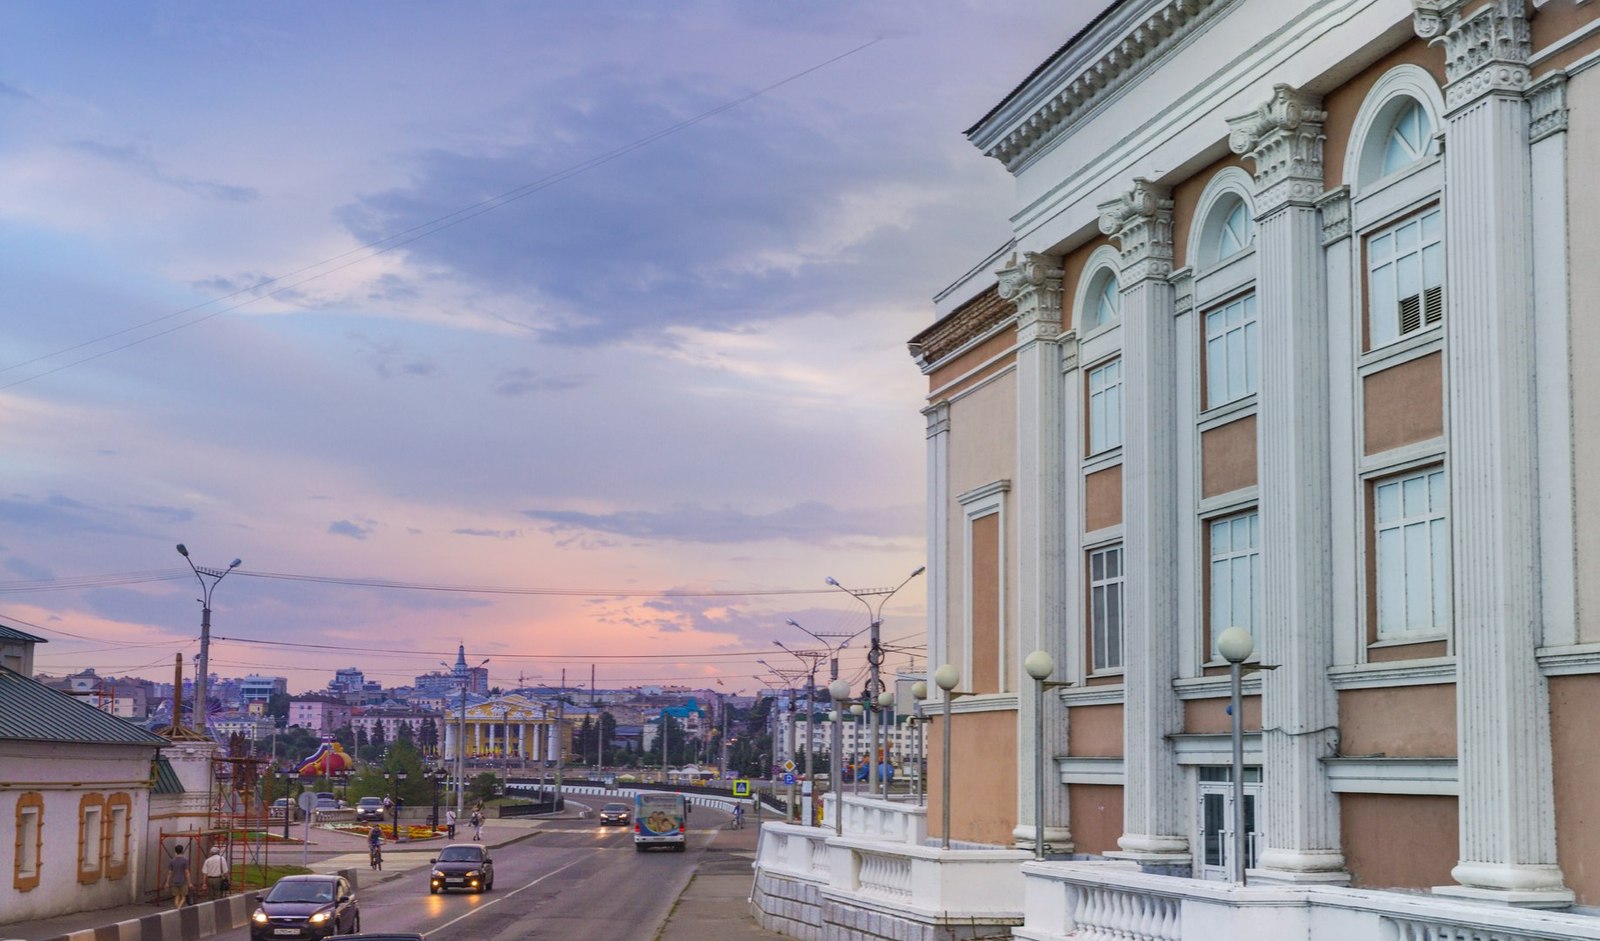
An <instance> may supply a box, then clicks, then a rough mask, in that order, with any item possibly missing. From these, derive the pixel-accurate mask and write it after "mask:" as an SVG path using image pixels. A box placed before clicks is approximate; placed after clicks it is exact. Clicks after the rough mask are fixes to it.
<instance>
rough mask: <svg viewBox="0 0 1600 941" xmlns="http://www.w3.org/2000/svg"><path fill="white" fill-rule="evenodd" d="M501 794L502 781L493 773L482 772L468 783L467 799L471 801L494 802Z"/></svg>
mask: <svg viewBox="0 0 1600 941" xmlns="http://www.w3.org/2000/svg"><path fill="white" fill-rule="evenodd" d="M499 794H500V779H499V778H497V777H495V774H494V772H493V771H482V772H479V773H478V774H476V775H474V776H473V778H472V780H471V781H469V782H467V799H468V800H471V801H487V800H493V799H494V798H495V797H498V796H499Z"/></svg>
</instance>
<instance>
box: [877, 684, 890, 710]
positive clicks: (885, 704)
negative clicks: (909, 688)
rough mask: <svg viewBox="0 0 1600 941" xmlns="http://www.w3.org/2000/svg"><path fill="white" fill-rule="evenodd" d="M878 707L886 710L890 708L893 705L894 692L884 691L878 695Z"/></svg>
mask: <svg viewBox="0 0 1600 941" xmlns="http://www.w3.org/2000/svg"><path fill="white" fill-rule="evenodd" d="M878 705H879V706H880V707H882V708H884V709H887V708H889V707H890V706H892V705H894V692H893V691H892V690H887V689H886V690H884V691H883V692H881V693H879V694H878Z"/></svg>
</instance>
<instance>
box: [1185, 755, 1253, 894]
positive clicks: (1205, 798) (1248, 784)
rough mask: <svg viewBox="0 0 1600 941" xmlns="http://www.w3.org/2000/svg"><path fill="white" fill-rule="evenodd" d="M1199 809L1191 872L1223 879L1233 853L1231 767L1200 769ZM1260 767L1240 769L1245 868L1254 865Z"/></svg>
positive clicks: (1227, 871)
mask: <svg viewBox="0 0 1600 941" xmlns="http://www.w3.org/2000/svg"><path fill="white" fill-rule="evenodd" d="M1199 798H1200V799H1199V800H1198V801H1196V803H1195V806H1196V807H1198V808H1199V811H1200V820H1199V833H1200V839H1199V842H1197V843H1196V844H1195V845H1196V847H1197V848H1198V852H1197V853H1196V859H1195V875H1197V876H1199V877H1200V878H1202V879H1215V880H1218V881H1222V882H1226V881H1227V880H1229V879H1231V878H1232V872H1231V870H1232V865H1231V861H1232V856H1233V769H1232V768H1226V767H1223V768H1201V769H1200V795H1199ZM1260 806H1261V769H1260V768H1245V769H1244V831H1245V853H1246V856H1247V858H1246V859H1245V864H1244V865H1245V868H1246V869H1249V868H1251V867H1253V866H1255V864H1256V857H1257V855H1258V849H1257V843H1258V840H1259V837H1260V833H1261V815H1260V813H1259V811H1258V808H1260Z"/></svg>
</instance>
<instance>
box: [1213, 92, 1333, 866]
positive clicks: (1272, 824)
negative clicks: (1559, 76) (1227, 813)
mask: <svg viewBox="0 0 1600 941" xmlns="http://www.w3.org/2000/svg"><path fill="white" fill-rule="evenodd" d="M1320 106H1321V99H1319V98H1316V97H1313V96H1311V95H1307V94H1304V93H1301V92H1299V91H1296V90H1295V89H1293V88H1290V87H1289V86H1287V85H1278V86H1276V87H1274V89H1273V94H1272V98H1271V99H1270V100H1269V101H1267V102H1266V103H1265V104H1263V105H1262V106H1261V107H1259V108H1257V109H1256V110H1255V111H1254V112H1253V113H1251V114H1247V115H1243V116H1241V117H1237V118H1231V119H1229V121H1228V126H1229V130H1230V132H1231V133H1230V134H1229V138H1228V143H1229V146H1230V147H1232V148H1233V150H1234V152H1235V153H1239V154H1243V155H1245V157H1246V158H1247V159H1249V160H1251V161H1253V162H1254V163H1255V181H1256V207H1255V208H1256V225H1257V231H1256V259H1257V265H1258V269H1257V270H1258V272H1259V274H1258V276H1257V280H1256V309H1257V311H1258V314H1257V316H1258V318H1259V323H1260V329H1261V364H1260V376H1261V384H1260V387H1259V389H1258V392H1257V402H1258V403H1259V405H1258V407H1257V417H1256V428H1257V434H1258V445H1257V447H1258V450H1257V455H1258V458H1257V461H1258V466H1257V480H1258V481H1259V490H1260V501H1261V502H1260V510H1259V512H1260V514H1261V600H1260V603H1261V636H1260V637H1259V638H1257V639H1256V641H1257V642H1256V649H1257V651H1258V655H1259V656H1260V658H1261V662H1262V663H1263V664H1266V665H1268V666H1271V667H1273V669H1272V670H1271V671H1269V672H1267V673H1266V674H1265V678H1264V680H1263V682H1262V699H1261V708H1262V712H1261V724H1262V728H1263V730H1265V731H1263V734H1262V750H1263V756H1264V758H1263V762H1264V766H1263V768H1262V770H1261V777H1262V784H1263V802H1264V804H1265V806H1264V807H1262V808H1261V821H1262V825H1263V833H1264V840H1263V845H1262V848H1261V854H1260V857H1259V859H1258V861H1257V863H1258V866H1259V867H1260V868H1259V870H1258V871H1256V872H1255V873H1254V874H1253V877H1254V878H1256V879H1257V880H1258V881H1263V882H1328V883H1346V882H1349V880H1350V875H1349V873H1347V872H1346V871H1345V868H1344V865H1345V864H1344V853H1343V851H1342V849H1341V842H1340V836H1339V803H1338V800H1337V798H1336V797H1335V796H1334V794H1333V791H1332V788H1331V787H1330V786H1329V782H1328V775H1327V770H1326V768H1325V767H1324V766H1323V764H1322V759H1323V758H1324V757H1326V756H1328V755H1332V754H1335V753H1336V752H1337V749H1338V741H1339V739H1338V726H1339V703H1338V699H1337V698H1336V696H1335V694H1334V691H1333V685H1332V684H1331V683H1330V682H1329V681H1328V666H1329V664H1331V663H1332V662H1333V661H1332V658H1333V631H1332V618H1331V614H1330V612H1331V606H1332V597H1333V596H1332V589H1333V586H1332V569H1331V564H1332V560H1331V553H1330V552H1329V545H1330V543H1331V540H1332V538H1333V529H1332V518H1331V516H1330V514H1329V510H1328V501H1329V497H1330V493H1331V491H1330V485H1329V477H1330V470H1329V462H1330V460H1331V452H1330V448H1329V438H1328V435H1329V430H1328V338H1327V316H1326V314H1325V312H1324V304H1325V302H1326V300H1327V296H1326V292H1325V291H1324V289H1323V273H1324V272H1323V264H1324V262H1323V250H1322V221H1321V219H1320V218H1319V216H1318V212H1317V206H1316V200H1317V199H1318V198H1319V197H1320V196H1322V193H1323V180H1322V142H1323V133H1322V121H1323V119H1325V118H1326V117H1327V113H1326V112H1324V111H1321V110H1320Z"/></svg>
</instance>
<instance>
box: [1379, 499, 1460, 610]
mask: <svg viewBox="0 0 1600 941" xmlns="http://www.w3.org/2000/svg"><path fill="white" fill-rule="evenodd" d="M1372 502H1373V523H1374V535H1375V537H1376V538H1375V542H1376V543H1377V552H1378V557H1377V560H1376V562H1377V582H1378V585H1377V589H1378V637H1379V639H1383V638H1385V637H1393V636H1396V635H1400V634H1407V633H1430V634H1433V633H1440V632H1442V631H1444V630H1446V629H1447V628H1448V626H1449V624H1450V530H1449V522H1448V519H1447V516H1446V514H1447V511H1448V509H1449V495H1448V494H1447V493H1446V492H1445V479H1444V471H1443V470H1441V469H1437V468H1435V469H1432V470H1425V471H1421V472H1418V473H1413V474H1406V475H1404V476H1401V477H1394V478H1390V479H1388V480H1384V481H1380V482H1379V483H1378V484H1377V485H1375V486H1374V487H1373V491H1372Z"/></svg>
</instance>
